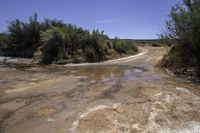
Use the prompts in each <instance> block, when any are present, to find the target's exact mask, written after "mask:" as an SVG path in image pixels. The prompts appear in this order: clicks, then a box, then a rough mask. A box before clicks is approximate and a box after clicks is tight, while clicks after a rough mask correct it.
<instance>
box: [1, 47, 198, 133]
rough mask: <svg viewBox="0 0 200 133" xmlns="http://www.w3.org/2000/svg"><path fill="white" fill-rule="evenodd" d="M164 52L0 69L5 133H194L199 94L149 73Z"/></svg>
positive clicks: (155, 72) (155, 70)
mask: <svg viewBox="0 0 200 133" xmlns="http://www.w3.org/2000/svg"><path fill="white" fill-rule="evenodd" d="M166 52H167V49H166V48H164V47H148V46H145V47H143V48H141V53H139V54H138V55H134V56H131V57H126V58H122V59H118V60H112V61H106V62H103V63H93V64H87V63H85V64H71V65H65V66H55V65H51V66H37V65H27V66H25V65H11V66H7V65H1V66H0V91H1V93H0V131H1V132H5V133H44V132H45V133H46V132H48V133H68V132H69V133H70V132H71V133H96V132H99V133H103V132H105V133H140V132H141V133H199V132H200V87H199V86H198V85H196V84H193V83H190V82H186V81H184V80H180V79H177V78H176V77H174V76H171V75H168V74H167V73H166V72H165V71H163V70H161V69H159V68H157V67H155V65H156V64H157V62H158V61H159V60H160V59H162V57H163V55H164V54H165V53H166Z"/></svg>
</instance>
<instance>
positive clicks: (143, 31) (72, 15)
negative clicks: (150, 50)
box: [0, 0, 180, 39]
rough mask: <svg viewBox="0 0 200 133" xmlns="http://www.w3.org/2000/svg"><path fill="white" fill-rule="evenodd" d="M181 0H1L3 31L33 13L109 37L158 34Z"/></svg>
mask: <svg viewBox="0 0 200 133" xmlns="http://www.w3.org/2000/svg"><path fill="white" fill-rule="evenodd" d="M178 1H180V0H1V1H0V31H6V26H7V22H8V21H11V20H13V19H15V18H20V19H22V20H24V21H27V20H28V17H29V16H31V15H33V14H34V13H37V14H38V17H39V20H43V19H44V18H56V19H61V20H63V21H64V22H66V23H72V24H75V25H77V26H80V27H83V28H84V29H89V30H92V29H99V30H104V31H105V33H106V34H108V35H109V37H111V38H112V37H115V36H118V37H119V38H132V39H151V38H157V35H156V34H158V33H160V32H161V31H162V30H163V28H164V23H165V20H166V19H167V16H168V14H169V12H170V9H171V7H172V6H173V5H174V4H176V3H177V2H178Z"/></svg>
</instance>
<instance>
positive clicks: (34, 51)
mask: <svg viewBox="0 0 200 133" xmlns="http://www.w3.org/2000/svg"><path fill="white" fill-rule="evenodd" d="M8 30H9V33H8V35H7V39H6V41H2V40H3V39H1V38H0V50H1V49H4V51H5V52H6V53H4V54H3V55H9V56H18V57H28V58H32V57H34V55H35V56H36V57H38V56H39V58H36V59H41V63H43V64H50V63H54V62H55V63H60V64H62V63H64V62H76V63H77V62H83V61H88V62H101V61H104V60H107V57H108V56H109V57H112V55H110V54H115V55H116V54H119V55H120V54H134V53H135V52H137V47H136V45H135V44H133V43H128V42H124V41H121V40H120V39H116V40H115V41H112V40H110V39H109V37H108V36H106V35H105V34H104V32H99V31H98V30H93V31H92V32H90V31H88V30H84V29H82V28H78V27H76V26H74V25H71V24H65V23H63V22H62V21H59V20H55V19H54V20H50V19H45V20H44V21H43V22H39V21H38V20H37V15H36V14H35V15H34V16H32V17H30V18H29V21H28V22H23V21H20V20H19V19H16V20H14V21H12V22H10V23H9V25H8ZM2 42H4V43H5V44H6V45H2ZM4 46H6V47H4ZM65 60H67V61H65ZM37 62H39V61H37Z"/></svg>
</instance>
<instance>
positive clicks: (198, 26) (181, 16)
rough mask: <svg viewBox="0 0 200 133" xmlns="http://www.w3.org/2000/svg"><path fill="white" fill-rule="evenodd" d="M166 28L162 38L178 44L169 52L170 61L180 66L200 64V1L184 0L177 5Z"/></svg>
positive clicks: (173, 64)
mask: <svg viewBox="0 0 200 133" xmlns="http://www.w3.org/2000/svg"><path fill="white" fill-rule="evenodd" d="M166 29H167V31H166V32H164V33H163V34H162V35H161V38H162V39H165V40H169V42H172V43H175V44H176V45H174V46H173V47H174V48H172V50H171V51H170V52H169V56H168V57H169V61H168V63H169V64H171V66H179V67H181V66H185V67H190V66H200V52H199V51H200V1H199V0H183V3H182V4H177V5H175V6H174V7H173V8H172V11H171V13H170V19H169V20H168V21H167V22H166ZM166 63H167V62H166ZM166 65H168V64H166Z"/></svg>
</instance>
